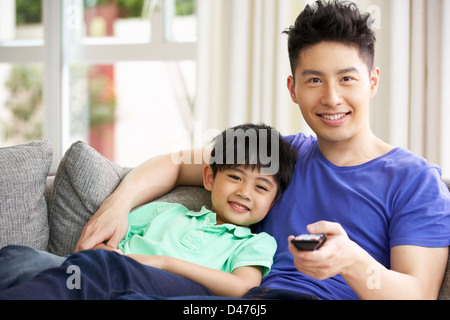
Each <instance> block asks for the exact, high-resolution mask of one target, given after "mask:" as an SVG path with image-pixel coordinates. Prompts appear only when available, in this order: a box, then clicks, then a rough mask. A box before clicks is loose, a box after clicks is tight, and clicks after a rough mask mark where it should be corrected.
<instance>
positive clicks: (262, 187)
mask: <svg viewBox="0 0 450 320" xmlns="http://www.w3.org/2000/svg"><path fill="white" fill-rule="evenodd" d="M256 188H258V189H261V190H263V191H268V190H269V189H268V188H266V187H265V186H261V185H258V186H256Z"/></svg>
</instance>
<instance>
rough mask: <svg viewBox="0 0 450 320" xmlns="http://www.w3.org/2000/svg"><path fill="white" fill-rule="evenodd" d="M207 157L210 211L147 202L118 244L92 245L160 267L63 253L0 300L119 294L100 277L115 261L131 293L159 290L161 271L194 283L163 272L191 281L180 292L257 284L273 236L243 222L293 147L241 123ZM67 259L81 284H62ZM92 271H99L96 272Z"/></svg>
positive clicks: (269, 200)
mask: <svg viewBox="0 0 450 320" xmlns="http://www.w3.org/2000/svg"><path fill="white" fill-rule="evenodd" d="M264 151H265V152H264ZM267 151H269V152H270V154H271V155H273V154H276V155H278V159H277V158H275V157H270V160H271V161H270V162H272V163H269V162H268V161H267V159H265V158H264V157H265V156H268V152H267ZM275 151H276V152H275ZM212 158H214V162H211V163H210V164H209V165H206V166H205V167H204V169H203V181H204V186H205V188H206V189H207V190H209V191H211V203H212V206H211V210H209V209H207V208H206V207H203V208H202V209H201V211H200V212H192V211H189V210H188V209H187V208H186V207H184V206H182V205H180V204H173V203H150V204H148V205H145V206H143V207H140V208H138V209H136V210H135V211H133V212H131V213H130V214H129V217H128V220H129V229H128V233H127V235H126V236H125V238H124V239H123V240H122V241H121V243H120V244H119V248H118V249H116V248H111V247H109V246H106V245H104V244H99V245H97V246H96V247H95V248H96V249H106V250H110V251H115V252H117V253H121V254H122V253H124V254H125V255H127V257H128V258H132V259H134V260H136V261H138V262H140V263H142V264H144V265H146V266H150V267H154V268H158V269H159V270H157V271H155V270H154V269H153V268H143V267H140V266H139V264H136V263H134V262H131V260H130V259H128V258H126V259H124V258H123V257H121V256H117V255H115V254H111V253H109V254H108V253H107V252H106V251H104V250H101V251H103V252H101V251H99V253H93V252H82V253H79V254H75V255H73V256H71V257H69V258H68V259H67V260H66V262H65V263H64V264H63V265H62V266H61V267H59V268H56V269H50V270H47V271H45V272H44V273H42V274H41V275H39V276H38V277H37V278H35V279H34V280H31V281H30V282H26V283H24V284H22V285H18V286H15V287H12V288H10V289H9V290H5V291H3V292H2V293H0V298H1V299H5V298H6V299H17V298H19V299H22V298H38V299H56V298H58V299H60V298H71V299H74V298H83V299H109V298H111V294H112V292H113V293H115V294H117V292H122V291H121V289H120V288H121V287H116V286H115V284H116V282H117V283H122V282H121V281H122V280H123V279H121V280H119V281H117V280H115V279H113V277H111V278H108V276H106V280H105V274H108V271H107V270H108V267H109V266H110V267H111V269H114V268H116V267H117V263H119V264H120V265H122V266H123V270H127V272H128V274H130V275H132V276H130V279H131V280H130V281H135V282H136V283H138V285H134V284H131V283H130V282H128V283H127V284H126V285H125V287H126V288H130V289H133V290H134V294H135V292H140V290H143V291H142V293H143V294H145V295H149V296H154V295H158V294H159V293H158V291H157V290H155V291H151V290H153V289H151V288H156V287H157V286H162V287H164V286H165V280H164V279H166V278H164V276H161V273H162V272H161V271H160V270H164V271H167V272H170V273H171V274H176V275H178V276H181V277H183V278H186V279H190V280H192V281H194V282H192V281H190V280H186V279H183V280H182V279H181V278H179V277H171V276H170V275H167V274H166V275H165V277H167V279H171V280H167V281H175V282H181V283H180V284H179V285H178V289H179V288H180V287H183V283H185V282H187V286H189V285H192V286H193V287H194V288H193V289H188V288H187V287H186V288H187V289H186V290H187V291H186V292H185V293H186V294H205V295H211V293H212V294H214V295H219V296H229V297H241V296H242V295H244V294H245V293H246V292H247V291H248V290H249V289H250V288H252V287H255V286H259V285H260V283H261V278H262V277H263V276H265V275H267V274H268V273H269V270H270V267H271V265H272V258H273V254H274V253H275V250H276V242H275V240H274V239H273V238H272V237H271V236H269V235H268V234H266V233H259V234H253V233H251V230H250V229H249V228H248V227H249V226H250V225H253V224H255V223H258V222H259V221H261V220H262V219H264V217H265V216H266V214H267V212H268V211H269V209H270V208H271V207H272V206H273V204H274V203H275V202H276V201H277V199H279V197H280V196H281V194H282V193H283V192H284V190H285V189H286V187H287V186H288V185H289V183H290V180H291V175H292V172H293V168H294V165H295V161H296V153H295V152H294V151H293V150H291V146H290V145H289V144H288V143H287V142H286V141H284V139H283V138H282V137H281V136H280V135H279V133H278V132H277V131H276V130H275V129H272V128H270V127H268V126H265V125H250V124H247V125H242V126H237V127H234V128H231V129H228V130H225V131H224V132H223V133H222V134H221V135H219V136H217V137H216V138H215V142H214V146H213V149H212V152H211V159H212ZM273 162H276V163H273ZM273 165H275V167H276V168H277V170H276V171H275V172H273V174H271V175H265V174H263V173H262V172H263V171H264V169H267V168H268V167H272V166H273ZM113 261H114V262H113ZM69 265H75V266H77V267H78V268H80V273H81V275H82V277H83V278H82V279H83V280H82V283H81V284H80V285H79V286H80V289H81V290H68V289H67V283H66V280H67V278H68V275H67V273H66V270H67V268H68V266H69ZM105 266H108V267H106V268H104V267H105ZM97 271H101V272H102V273H103V274H102V275H100V276H98V274H97ZM155 274H157V275H158V276H155ZM121 275H122V274H121ZM124 278H126V277H124ZM147 280H148V281H149V282H146V281H147ZM153 281H154V282H153ZM100 283H102V285H100ZM146 284H147V285H146ZM205 288H207V289H205ZM177 294H179V290H177ZM125 295H126V294H125Z"/></svg>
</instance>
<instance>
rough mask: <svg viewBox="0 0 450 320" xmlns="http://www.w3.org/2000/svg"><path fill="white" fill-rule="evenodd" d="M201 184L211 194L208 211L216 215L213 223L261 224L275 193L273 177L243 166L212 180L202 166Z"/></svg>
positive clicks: (224, 171) (275, 186)
mask: <svg viewBox="0 0 450 320" xmlns="http://www.w3.org/2000/svg"><path fill="white" fill-rule="evenodd" d="M203 183H204V185H205V188H206V189H207V190H209V191H211V201H212V208H211V211H213V212H215V213H216V214H217V224H223V223H231V224H235V225H239V226H249V225H252V224H255V223H257V222H259V221H261V220H262V219H264V217H265V216H266V215H267V213H268V211H269V209H270V208H271V207H272V205H273V203H274V198H275V195H276V193H277V190H278V185H277V183H276V181H275V179H274V177H273V176H271V175H262V174H261V173H260V171H259V170H251V169H244V167H236V168H234V169H226V170H223V171H219V172H217V173H216V176H215V177H213V173H212V170H211V168H210V167H209V166H205V168H204V170H203Z"/></svg>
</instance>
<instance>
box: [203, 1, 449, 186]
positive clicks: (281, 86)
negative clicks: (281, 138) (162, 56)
mask: <svg viewBox="0 0 450 320" xmlns="http://www.w3.org/2000/svg"><path fill="white" fill-rule="evenodd" d="M311 2H314V1H311V0H304V1H299V0H198V4H199V33H200V34H199V53H198V54H199V60H198V68H199V69H198V86H197V101H196V106H195V118H196V119H197V120H198V121H199V122H200V123H202V125H203V126H204V127H205V128H215V129H219V130H223V129H225V128H226V127H229V126H232V125H236V124H239V123H243V122H245V121H249V122H266V123H267V124H270V125H273V126H275V127H277V128H278V129H280V130H281V132H282V133H283V134H292V133H297V132H299V131H302V132H305V133H306V134H312V132H311V130H310V129H309V127H308V126H307V125H306V124H305V123H304V121H303V120H302V119H301V114H300V111H299V110H298V107H297V106H296V105H295V104H293V103H292V102H291V101H290V98H289V94H288V91H287V89H286V79H287V77H288V75H289V74H290V73H291V72H290V68H289V59H288V53H287V36H286V35H284V34H282V31H283V30H285V29H286V28H288V27H289V26H290V25H292V24H293V23H294V21H295V18H296V17H297V16H298V14H299V13H300V12H301V11H302V9H303V8H304V6H305V5H306V4H307V3H311ZM355 2H357V3H358V5H359V8H360V9H361V10H362V11H370V12H372V13H373V15H374V16H375V19H376V22H375V29H376V33H377V51H376V64H377V65H378V66H380V68H381V86H380V90H379V92H378V95H377V97H376V98H375V99H374V100H373V103H372V111H371V121H372V129H373V131H374V132H375V134H376V135H377V136H379V137H380V138H382V139H383V140H385V141H387V142H388V143H391V144H392V145H395V146H401V147H405V148H409V149H410V150H411V151H413V152H415V153H417V154H419V155H421V156H423V157H425V158H426V159H427V160H428V161H430V162H433V163H437V164H439V165H440V166H441V167H442V169H443V171H444V176H446V177H450V126H449V125H447V122H450V60H449V59H450V20H449V18H448V17H450V1H448V0H356V1H355Z"/></svg>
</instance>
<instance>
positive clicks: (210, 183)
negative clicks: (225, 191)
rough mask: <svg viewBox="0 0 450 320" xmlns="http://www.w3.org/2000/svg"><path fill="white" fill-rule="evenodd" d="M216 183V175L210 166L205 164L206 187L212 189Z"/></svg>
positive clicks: (204, 179) (204, 177)
mask: <svg viewBox="0 0 450 320" xmlns="http://www.w3.org/2000/svg"><path fill="white" fill-rule="evenodd" d="M213 183H214V176H213V172H212V169H211V167H210V166H205V167H204V168H203V185H204V186H205V189H206V190H208V191H211V190H212V186H213Z"/></svg>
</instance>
